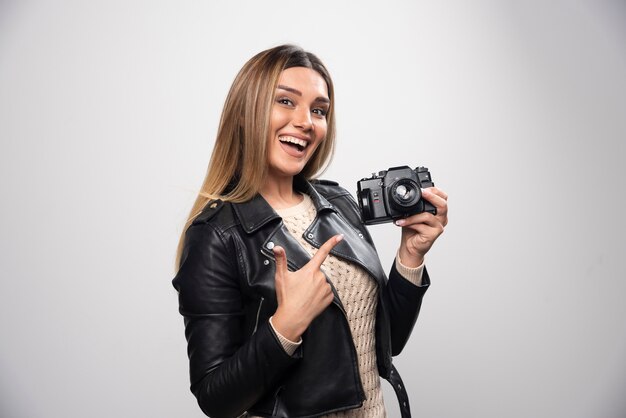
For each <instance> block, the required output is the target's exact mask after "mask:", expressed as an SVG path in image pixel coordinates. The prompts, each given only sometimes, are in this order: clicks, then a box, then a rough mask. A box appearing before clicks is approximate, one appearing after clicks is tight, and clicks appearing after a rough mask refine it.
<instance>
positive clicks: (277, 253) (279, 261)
mask: <svg viewBox="0 0 626 418" xmlns="http://www.w3.org/2000/svg"><path fill="white" fill-rule="evenodd" d="M273 251H274V258H275V259H276V275H277V276H280V277H284V276H285V275H286V274H287V271H288V270H287V254H286V253H285V249H284V248H283V247H274V250H273Z"/></svg>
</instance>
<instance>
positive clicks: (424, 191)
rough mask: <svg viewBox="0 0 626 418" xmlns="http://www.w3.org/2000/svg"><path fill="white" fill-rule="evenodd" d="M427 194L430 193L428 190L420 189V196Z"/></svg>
mask: <svg viewBox="0 0 626 418" xmlns="http://www.w3.org/2000/svg"><path fill="white" fill-rule="evenodd" d="M428 193H430V190H428V189H422V194H428Z"/></svg>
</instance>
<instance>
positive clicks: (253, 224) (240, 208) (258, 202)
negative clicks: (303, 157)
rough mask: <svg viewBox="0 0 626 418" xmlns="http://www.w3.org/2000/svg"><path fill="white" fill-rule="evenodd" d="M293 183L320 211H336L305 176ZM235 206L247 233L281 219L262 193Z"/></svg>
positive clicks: (294, 180) (295, 179)
mask: <svg viewBox="0 0 626 418" xmlns="http://www.w3.org/2000/svg"><path fill="white" fill-rule="evenodd" d="M293 184H294V189H295V190H297V191H299V192H301V193H305V194H307V195H309V197H310V198H311V200H312V201H313V205H315V210H316V211H317V212H318V213H319V212H321V211H323V210H332V211H335V212H336V209H335V208H334V207H333V205H331V204H330V203H329V202H328V200H326V198H325V197H324V196H322V195H321V194H320V193H319V192H318V191H317V190H316V189H315V187H313V185H312V184H311V183H310V182H308V181H307V180H306V179H305V178H304V177H302V176H300V175H298V176H296V177H294V179H293ZM233 207H234V209H235V213H237V216H238V217H239V220H240V221H241V225H242V226H243V229H244V230H245V231H246V232H247V233H252V232H255V231H257V230H258V229H259V228H261V227H262V226H264V225H265V224H267V223H269V222H271V221H273V220H275V219H280V216H279V215H278V214H277V213H276V212H275V211H274V209H272V207H271V206H270V205H269V203H267V201H266V200H265V199H264V198H263V196H261V195H260V194H257V195H256V196H254V197H253V198H252V199H250V200H249V201H247V202H244V203H237V204H233Z"/></svg>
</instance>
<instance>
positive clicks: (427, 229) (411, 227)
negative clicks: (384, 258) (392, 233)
mask: <svg viewBox="0 0 626 418" xmlns="http://www.w3.org/2000/svg"><path fill="white" fill-rule="evenodd" d="M422 197H423V198H424V199H426V200H428V201H429V202H430V203H432V204H433V206H435V207H436V208H437V214H436V215H433V214H432V213H429V212H422V213H418V214H417V215H413V216H409V217H408V218H404V219H399V220H397V221H396V222H395V224H396V225H398V226H401V227H402V240H401V242H400V252H399V254H400V260H402V264H403V265H405V266H407V267H418V266H420V265H421V264H422V263H423V262H424V255H425V254H426V253H427V252H428V250H430V247H432V245H433V243H434V242H435V240H436V239H437V238H438V237H439V235H441V234H442V233H443V230H444V228H445V226H446V225H447V224H448V195H447V194H446V193H445V192H444V191H443V190H440V189H438V188H436V187H429V188H427V189H422Z"/></svg>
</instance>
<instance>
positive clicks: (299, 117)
mask: <svg viewBox="0 0 626 418" xmlns="http://www.w3.org/2000/svg"><path fill="white" fill-rule="evenodd" d="M292 123H293V126H295V127H296V128H299V129H302V130H303V131H310V130H311V129H312V128H313V119H311V112H310V111H309V109H308V108H306V107H302V108H300V109H298V110H297V111H296V112H295V114H294V117H293V120H292Z"/></svg>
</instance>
